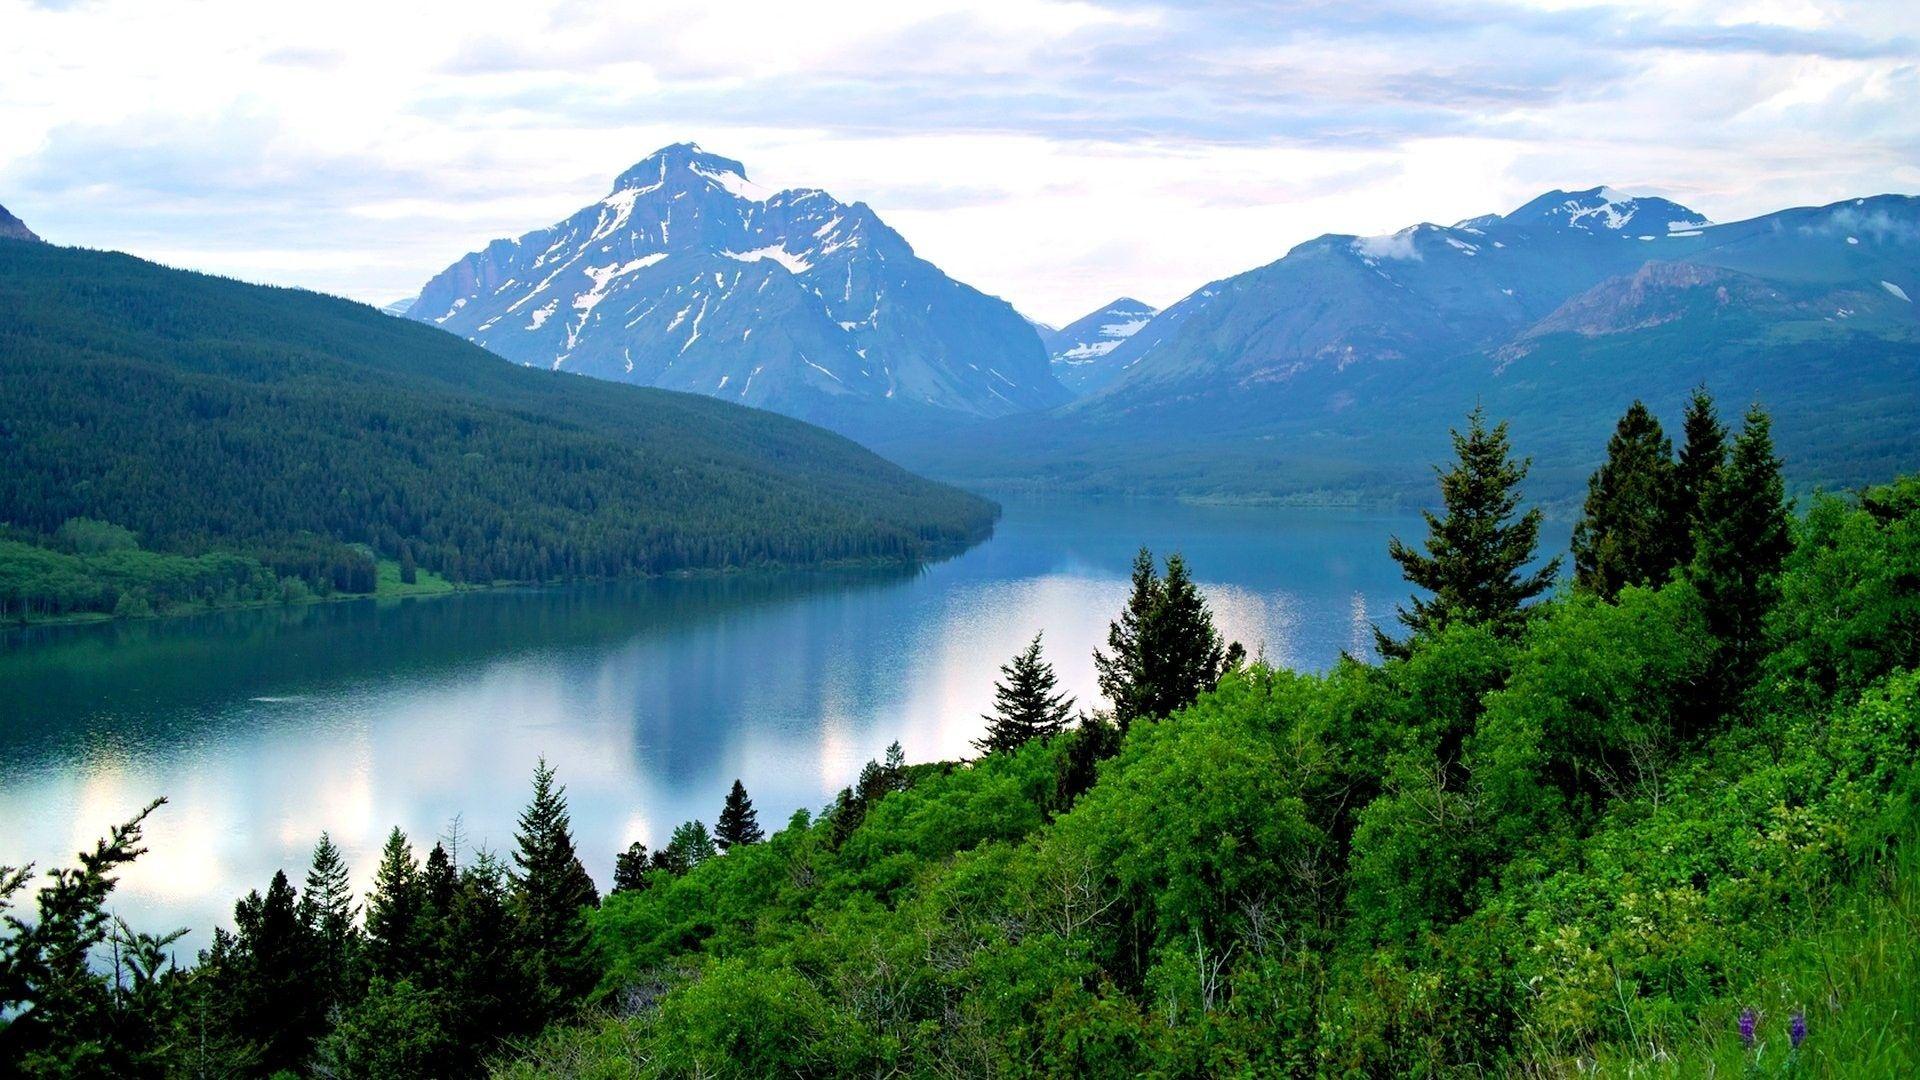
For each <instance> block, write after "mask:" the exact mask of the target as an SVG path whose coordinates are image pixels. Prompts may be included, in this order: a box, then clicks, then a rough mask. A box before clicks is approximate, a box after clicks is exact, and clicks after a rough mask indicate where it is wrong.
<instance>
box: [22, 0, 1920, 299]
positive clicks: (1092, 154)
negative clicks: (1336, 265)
mask: <svg viewBox="0 0 1920 1080" xmlns="http://www.w3.org/2000/svg"><path fill="white" fill-rule="evenodd" d="M1916 102H1920V3H1915V2H1913V0H1889V2H1880V0H1858V2H1845V3H1840V2H1834V3H1827V2H1810V0H1754V2H1739V0H1734V2H1722V3H1695V2H1688V0H1679V2H1675V3H1640V2H1628V3H1585V2H1561V0H1523V2H1517V3H1506V2H1494V0H1461V2H1452V0H1405V2H1369V0H1354V2H1340V0H1325V2H1313V3H1281V2H1273V3H1241V2H1232V0H1226V2H1220V3H1136V2H1133V0H1064V2H1063V0H974V2H965V3H963V2H957V0H911V2H903V0H883V2H872V3H866V2H846V3H837V2H817V3H803V2H797V0H778V2H766V3H763V2H760V0H728V2H725V3H715V2H711V0H707V2H702V3H698V4H682V3H677V2H667V0H647V2H645V3H628V4H618V5H616V4H605V3H599V2H570V0H516V2H511V3H498V2H494V0H469V2H464V3H460V4H441V3H433V4H409V3H405V2H396V0H383V2H380V3H369V2H361V0H332V2H330V3H327V4H324V5H321V4H301V5H293V4H261V3H258V2H257V0H245V2H233V0H205V2H197V3H170V2H160V0H95V2H89V0H67V2H48V0H40V2H31V0H0V205H4V206H6V207H7V208H8V209H10V210H12V211H13V212H14V213H15V214H17V215H18V216H20V217H21V218H23V219H25V220H26V222H27V223H28V225H29V226H31V227H32V228H34V229H35V231H37V232H39V233H40V234H41V235H42V236H43V237H45V238H47V239H49V240H52V241H54V242H56V243H64V244H76V245H83V246H88V247H98V248H112V249H118V250H124V251H129V252H132V253H134V254H137V255H141V256H143V257H146V258H150V259H155V260H158V261H160V262H164V263H167V264H170V265H175V266H184V267H190V268H194V269H201V270H208V271H213V272H218V273H223V274H229V275H232V276H235V277H239V278H244V279H247V280H252V281H264V282H272V283H276V284H288V285H300V286H305V287H309V288H314V289H320V290H324V291H328V292H334V293H339V294H342V295H346V296H351V297H354V298H357V299H361V300H366V301H369V302H373V303H385V302H387V301H391V300H394V299H397V298H400V297H404V296H410V295H411V294H413V293H414V292H416V291H417V290H418V288H419V287H420V285H421V284H422V283H424V282H425V281H426V280H427V279H428V278H429V277H431V276H432V275H433V274H435V273H437V272H438V271H439V270H440V269H442V268H443V267H445V266H446V265H447V264H449V263H451V262H452V261H454V260H455V259H457V258H458V257H460V256H461V255H462V254H464V253H466V252H468V251H471V250H475V249H477V248H479V247H480V246H482V245H483V244H484V243H485V242H486V241H488V240H490V239H492V238H495V237H500V236H515V235H519V234H520V233H523V232H526V231H528V230H531V229H534V228H538V227H541V226H544V225H547V224H550V223H552V222H554V221H557V220H559V219H561V218H563V217H565V216H566V215H567V214H569V213H571V212H572V211H574V210H576V209H578V208H579V207H581V206H583V205H586V204H587V203H590V202H592V201H594V200H595V199H597V198H599V197H600V196H602V195H604V194H605V193H606V191H607V190H608V188H609V187H610V185H611V183H612V180H613V177H614V176H615V175H617V174H618V173H619V172H620V171H621V170H622V169H624V168H625V167H626V166H628V165H630V164H632V163H633V162H635V161H638V160H639V159H640V158H642V157H645V156H646V155H647V154H648V153H649V152H651V151H652V150H654V149H656V148H658V147H660V146H662V145H665V144H667V143H672V142H680V141H694V142H698V143H700V144H701V145H702V146H703V147H704V148H706V149H707V150H710V151H712V152H714V153H718V154H722V155H724V156H727V157H732V158H737V159H739V160H741V161H742V162H743V163H744V164H745V165H746V168H747V172H748V174H749V175H750V176H751V177H752V178H753V179H754V180H755V181H756V182H758V183H760V184H762V185H764V186H767V187H770V188H775V189H778V188H782V187H820V188H825V189H826V190H828V191H830V192H832V193H833V194H834V195H835V196H837V197H838V198H840V199H843V200H846V201H856V200H858V201H864V202H867V203H869V204H870V205H872V206H873V207H874V209H875V210H876V211H877V212H878V213H879V214H880V215H881V217H882V218H883V219H884V220H886V221H887V222H888V223H889V224H891V225H892V226H893V227H894V228H895V229H897V230H898V231H899V232H901V233H902V234H903V235H905V236H906V238H907V239H908V241H909V242H911V243H912V244H913V245H914V248H915V250H916V251H917V252H919V254H921V255H922V256H923V257H925V258H928V259H930V260H932V261H933V262H934V263H936V264H937V265H939V266H940V267H941V268H942V269H944V270H946V271H947V272H948V273H949V274H951V275H953V276H954V277H956V278H959V279H960V280H962V281H965V282H967V283H969V284H972V285H974V286H976V287H978V288H981V289H983V290H985V291H987V292H989V293H993V294H995V295H997V296H1001V297H1004V298H1006V299H1007V300H1009V301H1011V302H1012V303H1013V304H1014V305H1015V306H1016V307H1018V308H1020V309H1021V310H1022V311H1023V312H1025V313H1027V314H1028V315H1030V316H1032V317H1035V318H1039V319H1042V320H1046V321H1049V322H1052V323H1055V324H1056V325H1057V324H1061V323H1064V322H1067V321H1069V320H1071V319H1073V318H1076V317H1078V316H1079V315H1081V314H1084V313H1085V312H1087V311H1089V310H1092V309H1094V308H1096V307H1098V306H1100V305H1102V304H1104V303H1105V302H1107V301H1108V300H1111V299H1113V298H1115V297H1117V296H1121V295H1130V296H1134V297H1137V298H1139V299H1141V300H1145V301H1147V302H1148V303H1152V304H1155V305H1165V304H1168V303H1171V302H1173V301H1175V300H1177V299H1179V298H1180V297H1181V296H1184V295H1186V294H1187V293H1188V292H1191V291H1192V290H1194V289H1196V288H1199V287H1200V286H1202V285H1204V284H1206V283H1207V282H1209V281H1212V280H1215V279H1218V278H1221V277H1225V276H1227V275H1230V274H1234V273H1238V272H1240V271H1242V270H1247V269H1250V268H1252V267H1255V266H1259V265H1262V264H1264V263H1268V262H1271V261H1273V260H1274V259H1277V258H1279V257H1280V256H1282V255H1283V254H1285V253H1286V251H1287V249H1288V248H1290V247H1291V246H1293V245H1294V244H1296V243H1299V242H1301V241H1303V240H1306V239H1309V238H1311V237H1313V236H1317V235H1320V234H1322V233H1327V232H1342V233H1358V234H1362V235H1365V234H1374V233H1383V232H1391V231H1393V230H1395V229H1398V228H1401V227H1403V226H1405V225H1408V224H1412V223H1414V222H1418V221H1435V222H1442V223H1447V222H1452V221H1457V220H1460V219H1462V218H1466V217H1470V216H1475V215H1478V214H1482V213H1488V212H1497V211H1505V210H1510V209H1512V208H1514V207H1516V206H1518V205H1520V204H1521V203H1523V202H1525V201H1527V200H1528V199H1529V198H1531V197H1532V196H1534V195H1537V194H1539V193H1541V192H1543V191H1546V190H1549V189H1552V188H1566V189H1570V190H1572V189H1579V188H1587V187H1592V186H1595V185H1597V184H1603V183H1604V184H1610V185H1612V186H1614V187H1616V188H1620V189H1622V190H1625V191H1628V192H1631V193H1635V194H1657V195H1662V196H1665V197H1667V198H1671V199H1674V200H1675V201H1677V202H1680V203H1683V204H1686V205H1687V206H1690V207H1692V208H1693V209H1695V210H1697V211H1700V212H1702V213H1704V214H1706V215H1708V216H1709V217H1710V218H1713V219H1714V220H1720V221H1729V220H1737V219H1739V218H1742V217H1748V216H1752V215H1754V214H1759V213H1765V212H1767V211H1770V210H1775V209H1780V208H1782V207H1786V206H1794V205H1807V204H1818V203H1826V202H1833V201H1837V200H1840V199H1843V198H1848V197H1852V196H1857V195H1867V194H1877V193H1881V192H1889V191H1893V192H1903V193H1920V107H1916V104H1915V103H1916Z"/></svg>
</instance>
